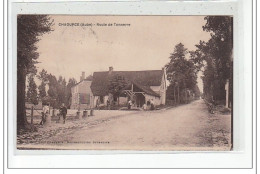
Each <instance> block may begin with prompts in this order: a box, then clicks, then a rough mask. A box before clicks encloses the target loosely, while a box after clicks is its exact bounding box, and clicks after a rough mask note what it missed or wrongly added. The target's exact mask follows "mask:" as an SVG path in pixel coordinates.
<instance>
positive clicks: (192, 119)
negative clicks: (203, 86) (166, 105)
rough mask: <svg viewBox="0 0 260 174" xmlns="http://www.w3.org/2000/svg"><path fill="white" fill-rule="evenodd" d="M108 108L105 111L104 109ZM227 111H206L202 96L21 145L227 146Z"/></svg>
mask: <svg viewBox="0 0 260 174" xmlns="http://www.w3.org/2000/svg"><path fill="white" fill-rule="evenodd" d="M107 112H109V111H107ZM230 127H231V120H230V115H217V114H213V115H212V114H209V113H208V111H207V107H206V105H205V103H204V101H203V100H198V101H194V102H192V103H190V104H187V105H182V106H179V107H176V108H171V109H167V110H158V111H139V112H134V113H132V112H127V111H125V114H124V115H123V116H118V117H110V118H107V119H102V120H101V121H100V120H99V122H96V123H94V122H93V124H86V125H85V126H84V127H81V128H78V129H76V128H75V129H71V130H70V131H66V132H63V133H61V134H57V135H54V136H52V137H49V138H47V139H45V141H46V142H48V143H47V144H27V145H24V147H25V148H26V147H28V148H29V147H30V148H41V147H45V148H50V149H53V148H54V149H96V150H99V149H105V150H110V149H115V150H229V149H230V137H231V134H230Z"/></svg>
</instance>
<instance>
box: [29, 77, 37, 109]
mask: <svg viewBox="0 0 260 174" xmlns="http://www.w3.org/2000/svg"><path fill="white" fill-rule="evenodd" d="M26 100H27V101H28V102H30V103H32V104H35V105H37V104H38V94H37V86H36V83H35V81H34V74H30V75H29V78H28V85H27V93H26Z"/></svg>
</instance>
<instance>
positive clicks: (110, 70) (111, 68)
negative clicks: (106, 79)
mask: <svg viewBox="0 0 260 174" xmlns="http://www.w3.org/2000/svg"><path fill="white" fill-rule="evenodd" d="M112 71H113V66H110V67H109V74H110V73H111V72H112Z"/></svg>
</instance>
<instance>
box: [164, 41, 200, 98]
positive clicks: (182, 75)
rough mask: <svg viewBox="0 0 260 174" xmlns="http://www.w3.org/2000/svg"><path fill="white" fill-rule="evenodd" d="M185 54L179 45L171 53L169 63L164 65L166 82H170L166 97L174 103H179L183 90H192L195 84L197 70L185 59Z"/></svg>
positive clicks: (183, 48)
mask: <svg viewBox="0 0 260 174" xmlns="http://www.w3.org/2000/svg"><path fill="white" fill-rule="evenodd" d="M187 54H188V50H187V49H186V48H185V47H184V45H183V44H182V43H179V44H177V45H176V46H175V48H174V51H173V53H171V56H170V62H169V63H168V64H166V65H165V67H166V74H167V80H169V82H170V85H169V86H168V89H167V94H166V95H167V97H169V98H168V99H174V100H175V101H176V102H180V101H181V100H180V94H181V93H183V92H182V91H183V90H186V89H193V88H194V86H195V85H196V84H197V71H196V70H197V69H196V67H195V65H194V62H193V61H192V60H188V59H186V56H187Z"/></svg>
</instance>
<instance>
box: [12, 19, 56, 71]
mask: <svg viewBox="0 0 260 174" xmlns="http://www.w3.org/2000/svg"><path fill="white" fill-rule="evenodd" d="M52 25H53V22H51V20H50V18H49V17H48V16H47V15H18V16H17V31H18V32H17V66H18V67H17V68H18V69H20V68H21V69H24V70H25V71H26V74H28V73H31V72H33V71H35V69H36V68H35V66H34V64H35V63H38V62H37V59H38V57H39V53H38V52H37V46H36V43H37V42H38V41H39V40H40V38H39V36H42V35H43V34H44V33H48V32H49V31H51V26H52Z"/></svg>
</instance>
